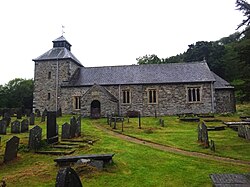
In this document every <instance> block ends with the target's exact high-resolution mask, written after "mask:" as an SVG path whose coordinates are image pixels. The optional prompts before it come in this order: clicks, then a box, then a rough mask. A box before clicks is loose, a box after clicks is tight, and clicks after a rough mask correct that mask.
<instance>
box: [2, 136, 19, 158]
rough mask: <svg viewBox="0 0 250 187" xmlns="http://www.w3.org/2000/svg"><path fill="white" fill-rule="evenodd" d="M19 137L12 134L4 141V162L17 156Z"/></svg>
mask: <svg viewBox="0 0 250 187" xmlns="http://www.w3.org/2000/svg"><path fill="white" fill-rule="evenodd" d="M19 140H20V139H19V138H18V137H16V136H13V137H12V138H11V139H9V140H8V141H7V142H6V147H5V153H4V162H8V161H11V160H13V159H15V158H16V157H17V151H18V146H19Z"/></svg>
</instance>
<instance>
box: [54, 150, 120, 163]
mask: <svg viewBox="0 0 250 187" xmlns="http://www.w3.org/2000/svg"><path fill="white" fill-rule="evenodd" d="M114 155H115V154H114V153H112V154H91V155H81V156H70V157H60V158H56V159H54V161H55V162H56V163H57V164H58V165H59V166H67V165H70V164H72V163H75V162H77V161H78V160H80V159H90V160H98V161H103V164H104V165H106V164H110V163H112V161H113V160H112V158H113V156H114Z"/></svg>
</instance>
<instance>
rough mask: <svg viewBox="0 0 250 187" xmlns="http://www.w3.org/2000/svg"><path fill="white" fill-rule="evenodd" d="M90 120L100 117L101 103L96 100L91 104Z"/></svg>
mask: <svg viewBox="0 0 250 187" xmlns="http://www.w3.org/2000/svg"><path fill="white" fill-rule="evenodd" d="M90 117H91V118H100V117H101V103H100V101H98V100H94V101H92V103H91V114H90Z"/></svg>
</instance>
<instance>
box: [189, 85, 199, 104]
mask: <svg viewBox="0 0 250 187" xmlns="http://www.w3.org/2000/svg"><path fill="white" fill-rule="evenodd" d="M186 101H187V103H202V86H201V85H194V86H186Z"/></svg>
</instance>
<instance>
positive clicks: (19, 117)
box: [16, 109, 22, 119]
mask: <svg viewBox="0 0 250 187" xmlns="http://www.w3.org/2000/svg"><path fill="white" fill-rule="evenodd" d="M16 119H22V110H21V109H19V110H17V113H16Z"/></svg>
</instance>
